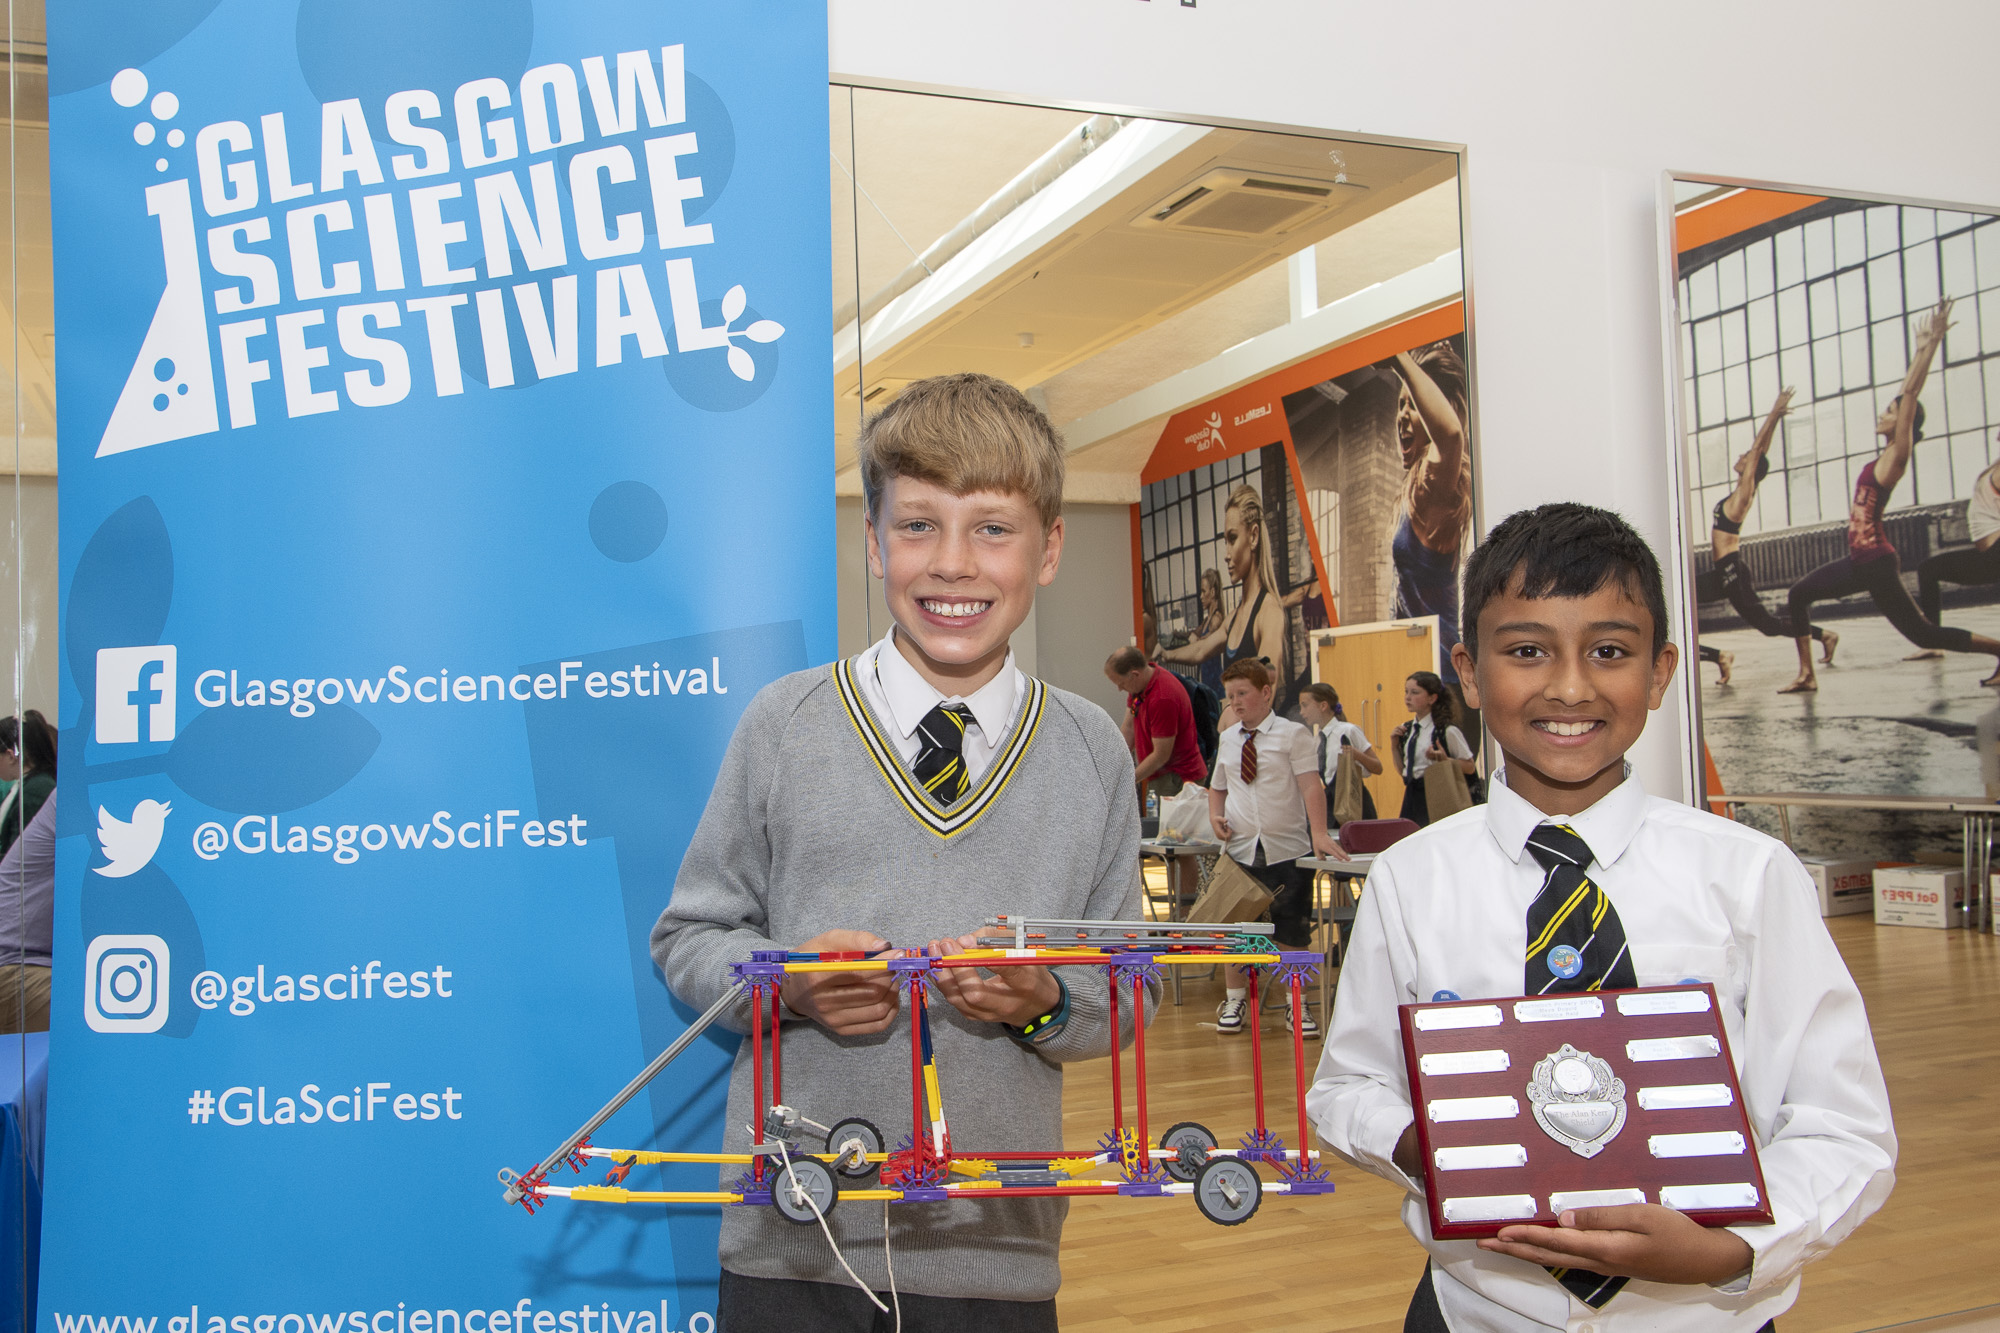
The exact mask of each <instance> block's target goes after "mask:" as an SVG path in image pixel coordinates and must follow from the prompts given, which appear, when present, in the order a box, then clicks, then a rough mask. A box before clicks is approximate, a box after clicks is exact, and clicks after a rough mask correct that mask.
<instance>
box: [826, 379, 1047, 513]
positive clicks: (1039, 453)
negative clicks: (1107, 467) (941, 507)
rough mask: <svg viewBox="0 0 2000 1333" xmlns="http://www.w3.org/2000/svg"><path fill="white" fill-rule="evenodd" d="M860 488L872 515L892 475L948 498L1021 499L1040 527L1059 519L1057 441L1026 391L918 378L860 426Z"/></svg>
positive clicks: (994, 383) (992, 383)
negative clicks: (994, 495)
mask: <svg viewBox="0 0 2000 1333" xmlns="http://www.w3.org/2000/svg"><path fill="white" fill-rule="evenodd" d="M858 449H859V452H860V455H861V488H862V492H863V494H864V495H865V497H866V499H867V503H868V513H869V515H870V516H871V517H873V516H875V515H877V514H878V513H879V512H880V508H881V504H882V488H883V486H884V485H886V484H887V483H888V481H889V479H890V478H891V477H913V478H915V479H916V480H918V481H926V482H929V483H930V484H932V485H933V486H940V487H943V488H944V489H945V490H947V491H950V492H951V493H952V494H953V495H971V494H973V493H974V492H975V491H1000V492H1005V493H1011V494H1015V495H1023V496H1026V497H1027V498H1028V499H1029V500H1030V501H1031V502H1033V504H1034V506H1035V508H1036V510H1037V511H1038V512H1039V513H1040V514H1041V518H1042V527H1043V528H1044V529H1047V528H1050V527H1052V526H1054V524H1055V521H1056V520H1057V519H1058V518H1060V517H1062V493H1063V463H1064V450H1063V442H1062V437H1061V436H1060V435H1058V434H1057V433H1056V428H1055V427H1054V426H1052V425H1050V424H1049V419H1048V417H1047V416H1045V415H1043V413H1042V410H1041V409H1040V408H1038V407H1036V406H1035V405H1034V404H1033V403H1031V402H1029V401H1028V397H1027V395H1026V394H1024V393H1022V392H1021V391H1020V390H1019V389H1016V388H1015V387H1014V386H1013V385H1011V384H1008V383H1007V382H1006V381H1004V380H998V379H995V378H994V377H993V376H991V375H976V374H961V375H936V376H933V377H931V378H930V379H924V380H918V381H917V382H916V383H914V384H912V385H910V386H909V387H908V388H907V389H904V390H903V392H902V393H901V394H900V395H899V396H898V397H897V398H896V401H895V402H893V403H890V404H889V405H888V406H887V407H885V408H883V409H882V410H881V411H880V412H877V413H876V414H875V415H874V416H872V417H870V418H868V420H867V421H866V422H864V423H863V424H862V427H861V436H860V439H859V441H858Z"/></svg>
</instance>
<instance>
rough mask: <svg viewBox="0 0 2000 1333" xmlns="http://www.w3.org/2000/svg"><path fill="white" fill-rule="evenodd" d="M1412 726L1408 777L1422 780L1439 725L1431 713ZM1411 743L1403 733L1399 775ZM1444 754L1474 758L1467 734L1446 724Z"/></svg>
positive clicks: (1523, 941)
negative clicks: (1414, 748) (1413, 737)
mask: <svg viewBox="0 0 2000 1333" xmlns="http://www.w3.org/2000/svg"><path fill="white" fill-rule="evenodd" d="M1410 725H1411V726H1413V727H1415V728H1416V729H1417V752H1416V757H1415V758H1414V759H1412V760H1411V768H1412V770H1413V771H1412V772H1411V773H1410V774H1408V776H1410V777H1418V778H1420V777H1422V776H1423V775H1424V772H1425V770H1427V769H1428V768H1430V766H1431V762H1432V761H1431V746H1433V745H1435V744H1437V724H1436V723H1435V722H1433V721H1431V715H1430V714H1429V713H1425V714H1424V716H1423V720H1422V721H1413V722H1412V723H1411V724H1410ZM1409 743H1410V733H1409V732H1407V731H1406V732H1404V733H1403V739H1402V740H1401V741H1400V742H1398V743H1397V744H1396V771H1397V772H1398V773H1401V772H1403V755H1404V753H1405V751H1406V749H1407V747H1408V746H1409ZM1444 752H1445V753H1446V754H1448V755H1450V756H1451V757H1452V758H1453V759H1470V758H1472V747H1471V746H1470V745H1468V744H1466V742H1465V733H1464V732H1462V731H1460V730H1459V729H1458V728H1457V727H1454V726H1452V725H1451V724H1450V723H1446V724H1445V729H1444ZM1521 943H1522V946H1523V947H1524V948H1525V947H1526V945H1527V941H1526V940H1525V939H1524V940H1522V941H1521Z"/></svg>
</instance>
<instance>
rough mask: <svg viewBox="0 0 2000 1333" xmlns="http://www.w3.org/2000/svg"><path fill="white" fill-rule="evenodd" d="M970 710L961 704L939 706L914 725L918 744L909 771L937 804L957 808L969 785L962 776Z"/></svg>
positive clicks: (970, 715)
mask: <svg viewBox="0 0 2000 1333" xmlns="http://www.w3.org/2000/svg"><path fill="white" fill-rule="evenodd" d="M970 721H972V710H971V709H970V708H968V707H966V706H965V705H964V704H939V705H938V706H937V707H935V708H933V709H931V711H930V712H928V713H925V714H924V720H923V721H921V722H919V723H917V736H918V737H919V738H920V740H921V744H920V746H919V747H918V749H917V762H916V764H915V765H914V767H913V768H912V771H913V772H914V773H915V774H916V775H917V781H919V782H921V783H923V784H924V790H925V791H927V792H929V793H930V794H931V799H933V800H935V801H936V802H937V803H938V804H939V805H945V806H949V805H956V804H957V803H958V798H959V797H961V796H963V795H965V791H966V788H968V787H970V786H971V785H972V783H971V781H970V780H969V779H968V778H967V777H966V775H965V724H966V723H968V722H970Z"/></svg>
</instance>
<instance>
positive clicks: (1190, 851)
mask: <svg viewBox="0 0 2000 1333" xmlns="http://www.w3.org/2000/svg"><path fill="white" fill-rule="evenodd" d="M1221 851H1222V844H1221V843H1219V842H1166V841H1163V840H1162V839H1159V838H1142V839H1140V841H1139V860H1140V861H1141V862H1142V863H1143V862H1144V861H1145V859H1146V858H1147V857H1149V856H1151V857H1156V858H1158V859H1159V860H1162V861H1165V862H1166V863H1167V920H1169V921H1180V920H1184V919H1185V918H1183V917H1182V916H1181V913H1182V912H1183V911H1185V910H1186V909H1187V907H1188V906H1189V905H1190V904H1191V903H1193V901H1194V895H1193V894H1191V893H1188V892H1186V881H1185V880H1184V879H1183V876H1184V875H1185V874H1186V871H1187V867H1186V864H1185V863H1186V862H1188V861H1191V860H1193V859H1195V858H1196V857H1202V856H1216V855H1218V854H1220V853H1221ZM1142 884H1143V880H1142ZM1143 891H1144V890H1143V887H1142V889H1141V892H1143ZM1167 970H1168V971H1169V972H1171V973H1173V974H1174V976H1173V985H1174V1003H1175V1004H1179V1003H1180V1002H1181V969H1180V968H1178V967H1170V968H1168V969H1167Z"/></svg>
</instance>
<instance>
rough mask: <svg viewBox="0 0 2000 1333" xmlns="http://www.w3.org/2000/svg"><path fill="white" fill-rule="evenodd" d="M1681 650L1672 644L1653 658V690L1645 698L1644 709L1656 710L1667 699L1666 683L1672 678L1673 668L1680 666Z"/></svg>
mask: <svg viewBox="0 0 2000 1333" xmlns="http://www.w3.org/2000/svg"><path fill="white" fill-rule="evenodd" d="M1680 660H1681V650H1680V649H1678V648H1676V647H1675V646H1674V645H1673V644H1671V643H1670V644H1667V645H1666V646H1665V647H1664V648H1661V649H1660V651H1659V655H1658V656H1656V657H1654V658H1653V688H1652V690H1651V691H1650V692H1649V693H1648V694H1647V696H1646V707H1647V708H1648V709H1656V708H1658V707H1659V706H1660V704H1661V703H1662V702H1663V701H1664V700H1665V699H1666V697H1667V683H1668V682H1669V681H1671V680H1672V679H1673V678H1674V668H1675V667H1677V666H1679V665H1680Z"/></svg>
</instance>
